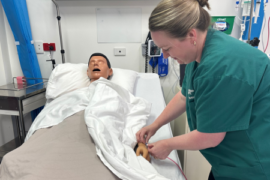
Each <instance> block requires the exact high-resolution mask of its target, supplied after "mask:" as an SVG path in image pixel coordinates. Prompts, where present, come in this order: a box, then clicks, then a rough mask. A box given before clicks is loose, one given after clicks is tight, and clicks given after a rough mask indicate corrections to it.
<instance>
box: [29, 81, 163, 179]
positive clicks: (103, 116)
mask: <svg viewBox="0 0 270 180" xmlns="http://www.w3.org/2000/svg"><path fill="white" fill-rule="evenodd" d="M84 109H85V123H86V125H87V127H88V132H89V134H90V135H91V137H92V138H93V139H94V141H95V145H96V150H97V155H98V156H99V157H100V159H101V160H102V162H103V163H104V164H105V165H106V166H107V167H108V168H109V169H110V170H111V171H112V172H113V173H114V174H115V175H117V176H118V177H119V178H121V179H136V180H141V179H142V180H166V178H165V177H163V176H161V175H159V174H158V173H157V171H156V170H155V169H154V168H153V166H152V165H151V164H150V163H149V162H148V161H146V160H145V159H144V158H143V157H141V156H138V157H137V156H136V154H135V153H134V150H133V148H134V146H135V145H136V143H137V142H136V137H135V134H136V132H137V131H138V130H140V129H141V128H142V127H143V126H144V125H145V124H146V120H147V119H148V117H149V114H150V109H151V105H150V103H148V102H147V101H145V100H144V99H142V98H138V97H134V96H133V95H132V94H130V93H129V92H128V91H126V90H125V89H123V88H121V87H120V86H118V85H116V84H114V83H112V82H110V81H108V80H106V79H104V78H100V79H99V80H97V81H95V82H93V83H91V84H90V86H89V87H87V88H83V89H79V90H76V91H73V92H71V93H68V94H66V95H63V96H61V97H59V98H57V99H55V100H53V101H52V102H50V103H48V104H47V105H46V106H45V108H44V109H43V111H42V112H41V113H40V114H39V115H38V117H37V118H36V119H35V121H34V123H33V124H32V126H31V127H30V130H29V132H28V134H27V137H26V140H27V139H29V138H30V137H31V135H32V134H33V133H34V132H35V131H36V130H38V129H41V128H47V127H51V126H54V125H57V124H59V123H60V122H62V121H63V120H64V119H65V118H67V117H69V116H71V115H73V114H75V113H77V112H79V111H81V110H84Z"/></svg>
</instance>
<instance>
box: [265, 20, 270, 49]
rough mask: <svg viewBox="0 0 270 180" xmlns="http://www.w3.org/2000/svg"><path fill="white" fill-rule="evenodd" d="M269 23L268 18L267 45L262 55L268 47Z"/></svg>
mask: <svg viewBox="0 0 270 180" xmlns="http://www.w3.org/2000/svg"><path fill="white" fill-rule="evenodd" d="M269 21H270V17H269V19H268V36H267V44H266V48H265V49H264V53H265V51H266V49H267V47H268V42H269Z"/></svg>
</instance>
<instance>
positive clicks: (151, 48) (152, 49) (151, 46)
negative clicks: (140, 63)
mask: <svg viewBox="0 0 270 180" xmlns="http://www.w3.org/2000/svg"><path fill="white" fill-rule="evenodd" d="M148 56H150V57H159V56H161V49H160V48H159V47H158V46H157V45H156V44H155V43H154V41H153V40H149V41H148Z"/></svg>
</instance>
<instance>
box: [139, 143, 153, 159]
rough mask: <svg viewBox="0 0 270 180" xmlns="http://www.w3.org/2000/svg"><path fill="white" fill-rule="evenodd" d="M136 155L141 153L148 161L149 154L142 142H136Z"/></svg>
mask: <svg viewBox="0 0 270 180" xmlns="http://www.w3.org/2000/svg"><path fill="white" fill-rule="evenodd" d="M136 155H137V156H139V155H142V156H143V157H144V158H145V159H146V160H147V161H149V162H150V160H151V159H150V155H149V153H148V149H147V147H146V145H145V144H143V143H138V148H137V150H136Z"/></svg>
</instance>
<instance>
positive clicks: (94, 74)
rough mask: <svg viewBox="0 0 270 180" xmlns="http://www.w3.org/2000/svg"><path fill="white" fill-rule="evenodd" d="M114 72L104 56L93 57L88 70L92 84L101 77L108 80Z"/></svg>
mask: <svg viewBox="0 0 270 180" xmlns="http://www.w3.org/2000/svg"><path fill="white" fill-rule="evenodd" d="M112 73H113V70H112V69H111V68H109V67H108V64H107V61H106V59H105V58H104V57H102V56H93V57H91V59H90V61H89V65H88V69H87V75H88V77H89V78H90V80H91V82H93V81H95V80H98V79H99V78H100V77H103V78H105V79H108V77H109V76H111V75H112Z"/></svg>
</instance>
